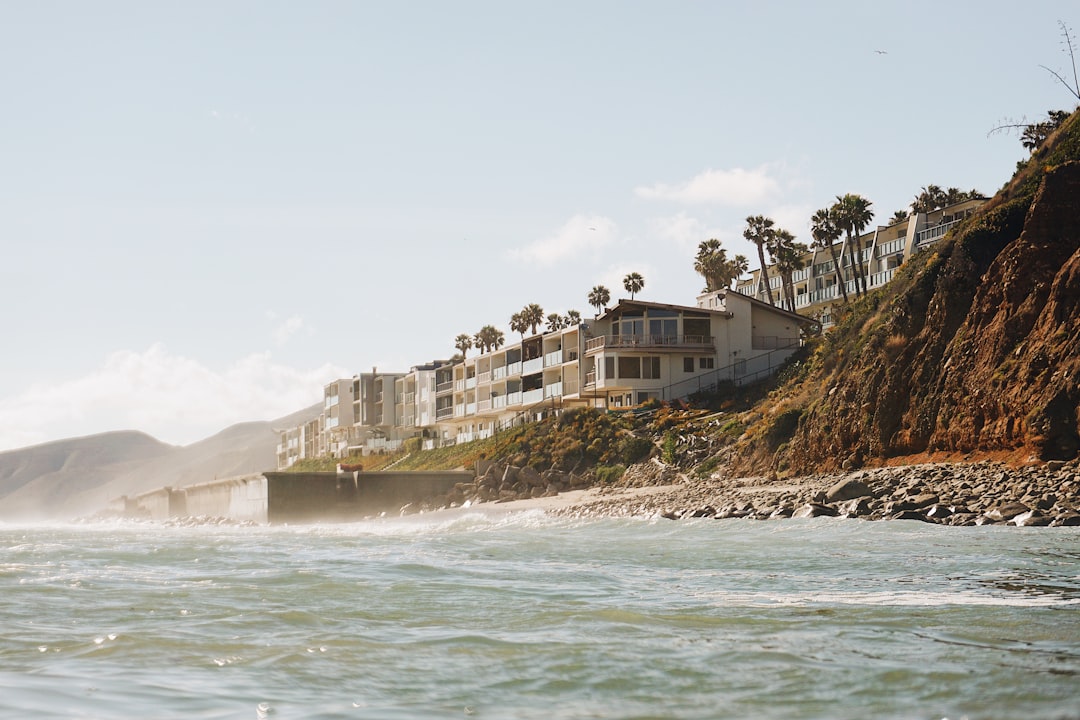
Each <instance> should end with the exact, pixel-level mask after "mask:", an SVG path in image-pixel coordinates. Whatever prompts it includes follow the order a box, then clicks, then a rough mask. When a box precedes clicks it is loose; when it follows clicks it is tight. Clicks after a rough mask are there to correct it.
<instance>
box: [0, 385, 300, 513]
mask: <svg viewBox="0 0 1080 720" xmlns="http://www.w3.org/2000/svg"><path fill="white" fill-rule="evenodd" d="M320 409H321V405H320V404H316V405H312V406H310V407H307V408H304V409H303V410H299V411H297V412H294V413H291V414H289V415H286V416H284V417H281V418H278V419H275V420H270V421H247V422H241V423H236V424H234V425H230V426H228V427H226V428H224V429H223V430H221V431H219V432H217V433H215V434H214V435H211V436H209V437H207V438H203V439H202V440H198V441H196V442H194V443H191V444H189V445H183V446H180V445H169V444H167V443H164V442H162V441H160V440H158V439H156V438H154V437H153V436H151V435H149V434H147V433H144V432H141V431H138V430H114V431H109V432H104V433H98V434H94V435H85V436H81V437H76V438H64V439H61V440H52V441H49V442H46V443H41V444H39V445H32V446H29V447H26V448H19V449H15V450H6V451H4V452H0V519H5V520H12V519H56V518H71V517H77V516H81V515H87V514H90V513H93V512H95V511H97V510H99V509H100V508H102V507H104V506H105V504H106V503H107V502H108V501H109V500H111V499H113V498H115V497H119V496H120V495H130V494H136V493H139V492H145V491H147V490H153V489H155V488H159V487H165V486H173V487H181V486H184V485H192V484H197V483H200V482H207V481H209V480H213V479H215V478H218V477H232V476H234V475H244V474H248V473H253V472H262V471H265V470H270V469H273V468H274V467H275V466H276V448H277V443H278V441H279V437H280V436H279V433H278V430H277V429H278V428H281V427H292V426H295V425H298V424H300V423H302V422H304V421H306V420H308V419H310V418H312V417H315V416H316V415H318V412H319V410H320Z"/></svg>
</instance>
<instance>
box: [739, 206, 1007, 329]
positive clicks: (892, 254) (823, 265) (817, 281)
mask: <svg viewBox="0 0 1080 720" xmlns="http://www.w3.org/2000/svg"><path fill="white" fill-rule="evenodd" d="M985 202H986V199H985V198H978V199H974V200H966V201H964V202H961V203H957V204H955V205H950V206H949V207H946V208H942V209H940V210H935V211H933V212H930V213H916V214H912V215H910V216H909V217H908V219H907V220H905V221H902V222H898V223H893V224H891V225H885V226H879V227H878V228H876V229H875V230H873V231H871V232H868V233H865V234H864V235H862V236H861V237H860V238H859V248H861V250H859V251H857V252H856V251H851V252H847V253H845V252H844V248H843V243H842V242H841V243H837V244H836V245H835V248H836V253H837V256H838V258H839V261H840V267H841V273H840V276H841V278H842V280H843V282H844V283H845V285H844V287H845V289H846V290H847V294H848V298H849V299H851V300H854V299H855V295H856V288H855V283H856V280H855V275H854V265H855V263H856V262H859V263H862V267H863V269H864V270H865V273H866V286H867V290H874V289H876V288H879V287H881V286H883V285H885V284H886V283H887V282H889V281H890V280H892V278H893V275H895V274H896V269H897V268H898V267H900V265H902V264H903V263H905V262H907V261H908V260H909V259H910V258H911V256H912V255H914V254H915V253H916V252H918V251H920V250H922V249H923V248H925V247H927V246H929V245H932V244H934V243H935V242H937V241H938V240H940V239H941V238H942V237H944V236H945V233H947V232H948V231H949V230H950V229H952V228H953V227H954V226H955V225H956V224H957V223H959V222H960V221H961V220H963V219H964V218H966V217H968V216H969V215H971V214H972V213H973V212H975V210H976V209H978V208H979V207H981V206H982V205H983V204H984V203H985ZM767 269H768V271H769V288H770V289H771V290H772V294H773V298H774V300H775V301H776V303H777V304H780V303H781V302H782V300H781V299H780V298H781V295H782V292H783V291H782V289H781V288H782V280H781V278H780V276H779V274H778V273H776V272H775V268H774V267H773V266H771V265H770V266H768V267H767ZM760 276H761V271H760V269H758V270H754V271H752V272H751V273H750V277H749V279H741V280H739V281H738V282H737V283H736V289H737V290H738V291H739V292H740V293H741V294H743V295H748V296H750V297H754V298H757V299H758V300H762V301H764V300H765V299H766V297H767V295H766V293H765V290H764V287H762V285H761V283H760V282H759V279H760ZM792 281H793V283H794V285H795V311H796V312H797V313H799V314H800V315H806V316H808V317H815V318H817V319H819V320H820V321H821V324H822V325H823V326H826V327H827V326H829V325H831V324H832V322H833V312H832V307H833V306H834V305H836V304H838V303H843V294H842V293H841V291H840V286H839V285H838V277H837V273H836V268H835V266H834V263H833V260H832V254H831V253H830V252H829V250H827V249H815V250H813V251H811V252H809V253H807V254H806V255H804V256H803V269H802V270H798V271H796V272H795V273H794V275H793V276H792Z"/></svg>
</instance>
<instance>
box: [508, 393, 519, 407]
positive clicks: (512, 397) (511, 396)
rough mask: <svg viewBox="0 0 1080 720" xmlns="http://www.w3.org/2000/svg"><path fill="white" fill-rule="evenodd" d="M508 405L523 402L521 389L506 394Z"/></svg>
mask: <svg viewBox="0 0 1080 720" xmlns="http://www.w3.org/2000/svg"><path fill="white" fill-rule="evenodd" d="M506 404H507V405H520V404H521V391H520V390H518V391H517V392H512V393H507V394H506Z"/></svg>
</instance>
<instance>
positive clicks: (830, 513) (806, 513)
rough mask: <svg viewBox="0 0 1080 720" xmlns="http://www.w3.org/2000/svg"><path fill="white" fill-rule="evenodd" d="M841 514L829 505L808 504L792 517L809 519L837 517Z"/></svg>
mask: <svg viewBox="0 0 1080 720" xmlns="http://www.w3.org/2000/svg"><path fill="white" fill-rule="evenodd" d="M838 514H839V513H838V512H837V510H836V508H834V507H831V506H829V505H822V504H821V503H806V504H805V505H803V506H802V507H800V508H799V509H797V510H796V511H795V512H794V513H792V515H791V516H792V517H797V518H809V517H836V516H837V515H838Z"/></svg>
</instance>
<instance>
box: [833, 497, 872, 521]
mask: <svg viewBox="0 0 1080 720" xmlns="http://www.w3.org/2000/svg"><path fill="white" fill-rule="evenodd" d="M837 510H838V511H839V513H840V514H841V515H843V516H845V517H863V516H866V515H869V514H870V510H871V504H870V498H868V497H857V498H852V499H851V500H847V501H845V502H842V503H840V504H839V505H838V506H837Z"/></svg>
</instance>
